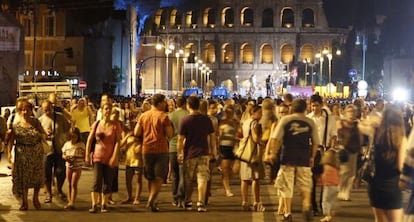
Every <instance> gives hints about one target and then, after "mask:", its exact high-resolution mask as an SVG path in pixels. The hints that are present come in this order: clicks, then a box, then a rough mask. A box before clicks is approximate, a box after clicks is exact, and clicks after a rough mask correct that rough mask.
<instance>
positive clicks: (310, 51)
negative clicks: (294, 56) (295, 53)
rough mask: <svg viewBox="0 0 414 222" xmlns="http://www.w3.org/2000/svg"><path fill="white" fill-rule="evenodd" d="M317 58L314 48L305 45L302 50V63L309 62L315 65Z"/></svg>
mask: <svg viewBox="0 0 414 222" xmlns="http://www.w3.org/2000/svg"><path fill="white" fill-rule="evenodd" d="M314 56H315V51H314V48H313V46H312V45H311V44H305V45H303V46H302V49H301V50H300V61H305V60H306V61H307V62H308V63H313V60H314Z"/></svg>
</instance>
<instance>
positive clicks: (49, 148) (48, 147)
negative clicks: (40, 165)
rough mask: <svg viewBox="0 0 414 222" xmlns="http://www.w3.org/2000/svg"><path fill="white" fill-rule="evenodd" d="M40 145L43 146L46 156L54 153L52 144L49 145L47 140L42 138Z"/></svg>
mask: <svg viewBox="0 0 414 222" xmlns="http://www.w3.org/2000/svg"><path fill="white" fill-rule="evenodd" d="M40 143H41V144H42V148H43V153H44V154H46V156H48V155H50V154H52V153H53V148H52V144H51V143H48V142H47V140H46V139H44V138H42V139H41V140H40Z"/></svg>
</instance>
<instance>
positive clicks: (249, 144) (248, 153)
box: [234, 124, 260, 163]
mask: <svg viewBox="0 0 414 222" xmlns="http://www.w3.org/2000/svg"><path fill="white" fill-rule="evenodd" d="M234 155H235V157H236V158H237V159H239V160H240V161H243V162H246V163H256V162H260V158H259V149H258V146H257V143H255V142H254V141H253V138H252V135H251V124H250V128H249V134H248V135H247V137H243V138H242V139H241V140H240V142H239V147H238V148H237V150H236V152H235V154H234Z"/></svg>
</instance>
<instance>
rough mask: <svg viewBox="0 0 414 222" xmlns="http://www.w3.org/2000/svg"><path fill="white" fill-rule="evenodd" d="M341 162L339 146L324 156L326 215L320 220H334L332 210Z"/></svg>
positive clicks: (323, 194)
mask: <svg viewBox="0 0 414 222" xmlns="http://www.w3.org/2000/svg"><path fill="white" fill-rule="evenodd" d="M339 163H340V160H339V150H338V149H337V148H331V149H329V150H327V151H326V152H325V153H324V154H323V156H322V159H321V164H322V165H323V173H322V185H323V193H322V210H323V214H324V215H325V217H324V218H322V219H321V220H320V221H321V222H329V221H331V220H332V216H333V214H332V212H333V208H334V206H335V203H336V200H337V195H338V184H339Z"/></svg>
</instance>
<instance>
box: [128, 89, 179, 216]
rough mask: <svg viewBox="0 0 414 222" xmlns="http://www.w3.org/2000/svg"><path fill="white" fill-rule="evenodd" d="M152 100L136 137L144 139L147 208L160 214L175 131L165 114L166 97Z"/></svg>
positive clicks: (158, 96) (139, 125) (138, 127)
mask: <svg viewBox="0 0 414 222" xmlns="http://www.w3.org/2000/svg"><path fill="white" fill-rule="evenodd" d="M151 100H152V108H151V110H149V111H147V112H145V113H143V114H142V115H141V117H140V118H139V120H138V123H137V125H136V126H135V130H134V135H135V136H137V137H142V138H143V141H142V157H143V160H144V171H145V177H146V178H147V180H148V182H149V197H148V204H147V207H148V208H150V210H151V211H152V212H158V211H159V208H158V207H157V206H156V199H157V196H158V193H159V192H160V189H161V186H162V184H163V182H164V179H165V178H166V176H167V173H168V140H169V139H170V138H171V137H172V136H173V134H174V129H173V125H172V123H171V121H170V119H169V118H168V115H167V113H165V108H166V105H167V102H166V101H165V96H164V95H162V94H155V95H154V96H153V97H152V99H151Z"/></svg>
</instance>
